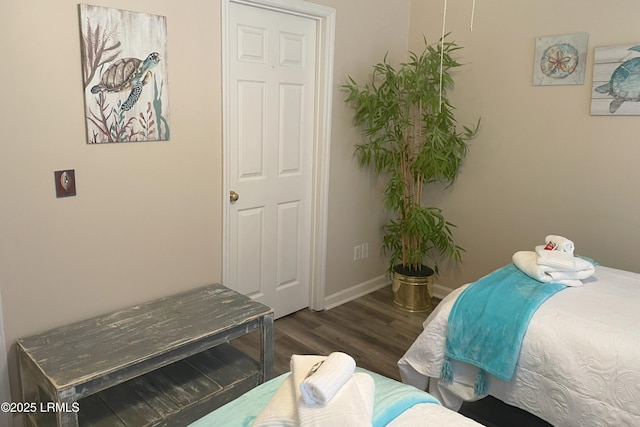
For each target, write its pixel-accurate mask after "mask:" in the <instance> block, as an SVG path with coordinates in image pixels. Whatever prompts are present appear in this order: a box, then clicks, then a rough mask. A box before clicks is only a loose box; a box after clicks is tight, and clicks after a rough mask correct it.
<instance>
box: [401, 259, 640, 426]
mask: <svg viewBox="0 0 640 427" xmlns="http://www.w3.org/2000/svg"><path fill="white" fill-rule="evenodd" d="M468 286H469V285H465V286H462V287H460V288H458V289H456V290H455V291H453V292H452V293H451V294H449V295H448V296H447V297H446V298H445V299H444V300H443V301H442V302H441V303H440V304H439V305H438V306H437V307H436V309H435V310H434V311H433V312H432V313H431V314H430V315H429V317H428V318H427V319H426V321H425V322H424V330H423V332H422V334H421V335H420V336H419V337H418V339H416V341H415V342H414V343H413V345H412V346H411V347H410V348H409V350H408V351H407V352H406V353H405V355H404V356H403V357H402V359H401V360H400V361H399V362H398V364H399V367H400V372H401V376H402V378H403V381H404V382H406V383H409V384H413V385H415V386H416V387H419V388H421V389H425V390H426V389H428V390H429V392H430V393H431V394H433V395H434V396H436V397H437V398H438V399H439V400H440V401H441V402H442V404H443V405H444V406H446V407H448V408H451V409H454V410H457V409H458V408H459V407H460V405H461V404H462V402H463V401H472V400H476V399H478V397H479V396H477V395H476V391H475V390H474V385H475V383H476V376H477V373H478V368H477V367H474V366H472V365H470V364H467V363H464V362H459V361H455V360H452V372H453V378H452V381H451V383H450V384H445V383H443V382H442V381H440V375H441V373H442V367H443V364H444V361H445V345H446V344H445V343H446V335H447V328H448V320H449V315H450V312H451V310H452V308H453V307H454V304H455V302H456V300H457V298H458V297H459V296H460V295H461V294H462V293H463V291H464V290H465V289H466V288H467V287H468ZM639 326H640V274H637V273H632V272H628V271H623V270H617V269H613V268H608V267H604V266H597V267H596V269H595V275H594V276H593V277H591V278H589V279H585V280H584V285H583V286H579V287H569V288H566V289H564V290H562V291H561V292H557V293H555V294H554V295H552V296H550V297H549V298H548V299H547V300H546V301H545V302H544V303H543V304H542V305H540V307H539V308H538V309H537V310H536V311H535V313H534V314H533V316H532V317H531V319H530V321H529V324H528V328H527V330H526V333H525V334H524V337H523V339H522V346H521V350H520V355H519V358H518V360H517V363H516V366H515V370H514V372H513V375H512V377H511V380H510V381H505V380H503V379H500V378H498V377H497V376H493V375H489V376H488V382H487V393H488V394H490V395H492V396H495V397H497V398H499V399H500V400H502V401H504V402H506V403H508V404H510V405H513V406H517V407H519V408H522V409H525V410H526V411H528V412H531V413H533V414H535V415H537V416H538V417H540V418H542V419H544V420H546V421H548V422H549V423H551V424H552V425H554V426H557V427H565V426H585V425H611V426H640V386H639V384H640V363H638V361H639V360H640V327H639Z"/></svg>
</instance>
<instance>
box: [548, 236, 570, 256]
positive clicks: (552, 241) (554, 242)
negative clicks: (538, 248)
mask: <svg viewBox="0 0 640 427" xmlns="http://www.w3.org/2000/svg"><path fill="white" fill-rule="evenodd" d="M544 242H545V243H546V246H547V247H549V246H552V247H551V249H552V250H554V251H560V252H566V253H569V254H572V255H573V251H574V250H575V245H574V244H573V242H572V241H571V240H569V239H567V238H566V237H562V236H555V235H553V234H550V235H549V236H547V237H545V238H544Z"/></svg>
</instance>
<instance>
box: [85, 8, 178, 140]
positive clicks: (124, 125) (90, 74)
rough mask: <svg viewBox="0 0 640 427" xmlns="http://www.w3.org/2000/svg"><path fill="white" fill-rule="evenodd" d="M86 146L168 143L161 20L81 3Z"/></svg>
mask: <svg viewBox="0 0 640 427" xmlns="http://www.w3.org/2000/svg"><path fill="white" fill-rule="evenodd" d="M79 13H80V31H81V36H82V37H81V55H82V76H83V84H84V100H85V122H86V128H87V143H89V144H102V143H116V142H139V141H166V140H169V136H170V126H169V96H168V79H167V77H168V73H167V68H168V67H167V24H166V18H165V17H164V16H158V15H149V14H146V13H139V12H130V11H126V10H120V9H112V8H105V7H99V6H90V5H85V4H80V5H79Z"/></svg>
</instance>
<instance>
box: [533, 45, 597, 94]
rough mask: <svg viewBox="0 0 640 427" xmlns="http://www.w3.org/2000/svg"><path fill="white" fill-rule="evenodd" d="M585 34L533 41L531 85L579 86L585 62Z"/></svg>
mask: <svg viewBox="0 0 640 427" xmlns="http://www.w3.org/2000/svg"><path fill="white" fill-rule="evenodd" d="M588 43H589V35H588V34H587V33H576V34H565V35H559V36H547V37H538V38H536V53H535V60H534V66H533V85H534V86H547V85H581V84H584V75H585V68H586V62H587V45H588Z"/></svg>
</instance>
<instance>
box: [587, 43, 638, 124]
mask: <svg viewBox="0 0 640 427" xmlns="http://www.w3.org/2000/svg"><path fill="white" fill-rule="evenodd" d="M629 50H632V51H636V52H640V45H638V46H633V47H631V48H629ZM595 91H596V92H598V93H603V94H606V95H609V96H612V97H613V101H611V104H609V112H610V113H611V114H613V113H615V112H616V111H617V110H618V108H620V106H621V105H622V104H623V103H624V102H627V101H628V102H638V101H640V57H634V58H631V59H628V60H626V61H624V62H623V63H622V64H620V65H619V66H618V68H616V69H615V70H614V71H613V73H612V74H611V78H610V79H609V82H607V83H605V84H603V85H600V86H598V87H596V88H595Z"/></svg>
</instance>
